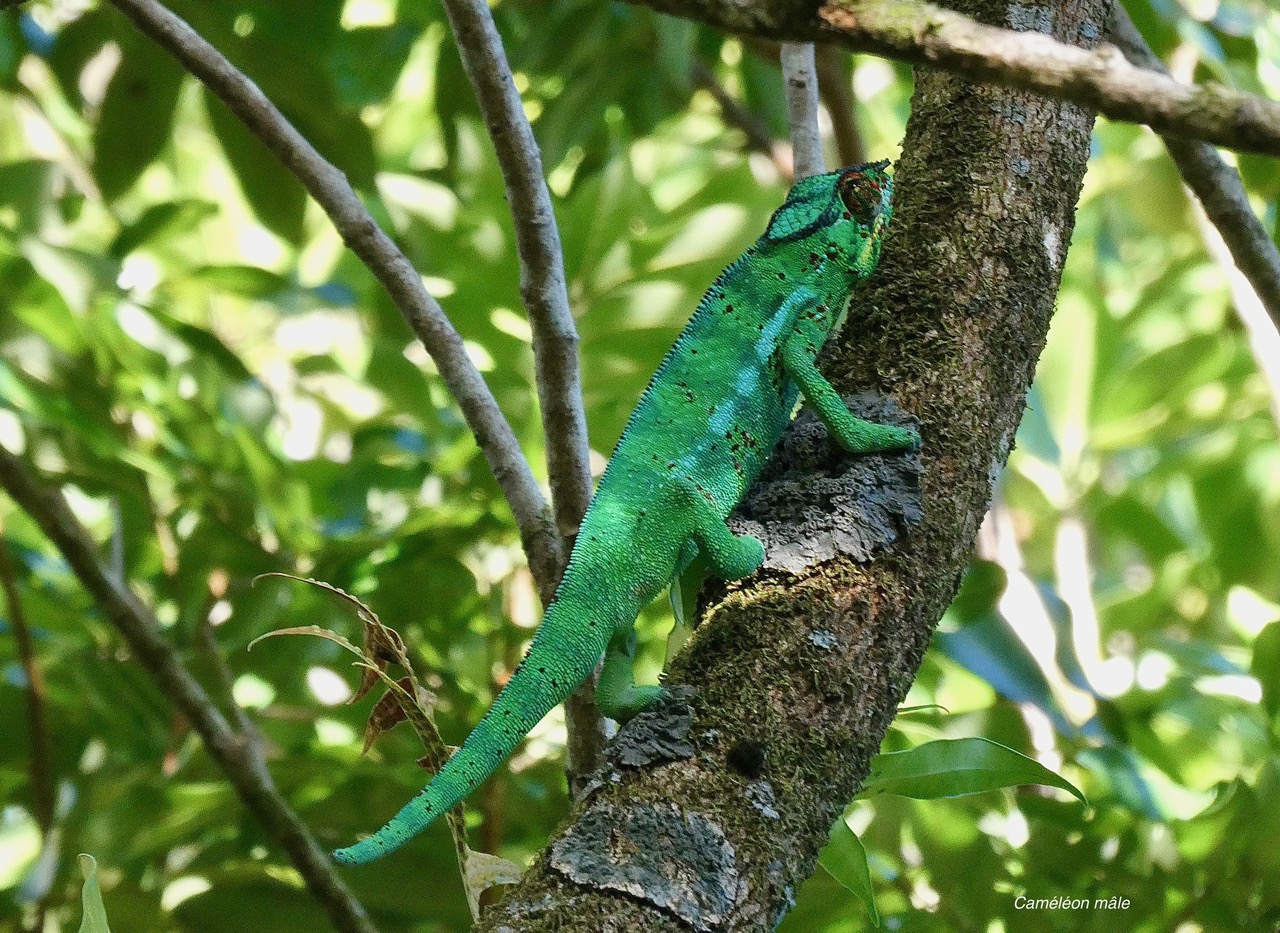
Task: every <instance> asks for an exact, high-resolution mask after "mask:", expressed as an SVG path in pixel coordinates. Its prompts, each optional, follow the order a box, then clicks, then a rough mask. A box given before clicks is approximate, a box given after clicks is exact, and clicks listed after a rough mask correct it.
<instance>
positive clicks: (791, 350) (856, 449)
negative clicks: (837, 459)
mask: <svg viewBox="0 0 1280 933" xmlns="http://www.w3.org/2000/svg"><path fill="white" fill-rule="evenodd" d="M816 355H817V350H816V348H815V345H814V342H813V340H812V338H811V337H810V336H809V335H806V334H805V333H804V332H803V331H800V330H797V331H796V332H795V333H794V334H792V335H791V336H790V337H788V338H787V341H786V343H784V344H783V346H782V365H783V367H784V368H785V369H786V371H787V375H788V376H790V377H791V378H792V379H794V380H795V382H796V385H798V386H799V387H800V391H801V392H803V393H804V397H805V398H806V399H808V400H809V404H810V405H812V406H813V408H814V411H816V412H817V414H818V417H819V418H820V419H822V423H823V424H825V425H826V426H827V430H828V431H830V432H831V436H832V437H834V438H835V439H836V441H837V443H839V444H840V446H841V447H843V448H844V449H845V450H847V451H849V452H850V453H855V454H862V453H873V452H875V451H880V450H913V449H914V448H916V447H919V446H920V435H919V434H918V433H917V432H916V431H915V430H913V429H910V428H900V427H897V426H896V425H891V424H876V423H875V422H874V421H864V420H862V419H861V418H858V417H856V416H855V415H854V414H853V413H852V412H851V411H849V409H848V408H847V407H846V406H845V404H844V399H842V398H841V397H840V394H839V393H838V392H836V390H835V389H834V388H832V386H831V383H829V382H827V380H826V379H825V378H824V377H823V375H822V373H820V372H818V367H817V365H816V364H815V363H814V359H815V357H816Z"/></svg>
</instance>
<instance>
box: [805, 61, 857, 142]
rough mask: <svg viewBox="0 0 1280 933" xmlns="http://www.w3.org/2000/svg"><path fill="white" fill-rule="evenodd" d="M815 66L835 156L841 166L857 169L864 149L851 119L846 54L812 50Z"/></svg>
mask: <svg viewBox="0 0 1280 933" xmlns="http://www.w3.org/2000/svg"><path fill="white" fill-rule="evenodd" d="M813 51H814V56H815V62H814V63H815V64H816V65H817V66H818V96H819V97H821V98H822V106H823V107H825V108H826V110H827V115H828V116H829V117H831V135H832V137H833V138H834V139H835V142H836V153H837V154H838V155H839V157H840V164H841V165H857V164H858V163H860V162H865V161H867V147H866V146H865V145H864V144H863V142H862V133H861V132H860V131H859V130H858V122H857V120H855V119H854V115H853V109H854V106H855V105H856V101H855V100H854V98H853V88H851V87H850V86H849V75H848V73H847V72H846V71H845V69H844V61H843V59H844V58H845V57H847V56H848V53H847V52H844V51H843V50H841V49H837V48H833V47H831V46H829V45H819V46H815V47H814V50H813Z"/></svg>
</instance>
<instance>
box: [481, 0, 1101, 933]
mask: <svg viewBox="0 0 1280 933" xmlns="http://www.w3.org/2000/svg"><path fill="white" fill-rule="evenodd" d="M730 6H733V5H730ZM963 9H964V12H967V13H970V14H971V15H974V16H976V17H977V18H979V19H981V20H982V21H984V22H987V23H989V24H992V25H1002V26H1009V27H1012V28H1018V29H1041V30H1045V31H1051V32H1052V33H1053V34H1054V35H1055V36H1056V37H1058V38H1060V39H1063V40H1065V41H1070V42H1083V41H1088V40H1089V39H1091V38H1092V37H1096V36H1098V35H1100V34H1101V32H1102V28H1103V22H1104V17H1105V13H1106V4H1105V3H1103V2H1102V0H1063V2H1060V3H1057V4H1054V3H1050V4H1048V5H1046V6H1042V7H1034V8H1032V7H1027V6H1025V5H1021V4H1017V5H1013V4H1010V5H1005V4H1003V3H1000V2H997V0H976V2H971V3H965V4H964V5H963ZM1092 123H1093V116H1092V114H1090V113H1088V112H1085V111H1083V110H1081V109H1080V108H1078V107H1076V106H1074V105H1071V104H1060V103H1056V102H1052V101H1049V100H1046V99H1042V98H1036V97H1033V96H1030V95H1028V94H1025V93H1022V92H1015V91H1009V90H1003V89H1000V88H995V87H990V86H984V85H975V84H972V83H969V82H967V81H964V80H962V79H960V78H957V77H954V76H952V75H947V74H940V73H936V72H932V71H929V70H925V69H918V70H917V72H916V93H915V97H914V99H913V101H912V113H911V120H910V123H909V124H908V127H907V135H906V139H905V141H904V144H903V150H904V154H903V157H902V159H901V161H900V162H899V163H898V166H897V195H896V198H895V216H894V221H893V224H892V227H891V233H890V236H889V239H888V241H887V243H886V246H885V250H884V256H883V260H882V265H881V271H880V273H879V274H878V275H877V276H876V278H875V281H874V283H873V285H872V287H871V288H870V289H869V291H868V292H867V293H865V294H864V295H863V296H862V297H861V298H860V299H859V301H858V306H857V307H856V308H855V309H854V310H853V312H852V313H851V317H850V323H849V324H848V326H846V328H845V331H844V334H843V336H842V337H841V338H840V339H839V340H838V341H836V345H835V346H833V347H832V349H831V352H830V353H829V354H828V358H827V360H826V370H827V373H828V374H829V376H830V377H831V378H832V381H833V382H834V384H835V385H836V386H837V387H838V388H840V389H841V390H842V391H844V392H846V393H860V398H861V400H862V401H861V404H863V406H864V407H868V408H869V409H870V410H877V409H879V410H881V411H882V412H883V411H884V410H885V409H886V408H889V407H892V406H891V405H889V403H885V402H883V401H881V402H876V401H874V398H876V397H892V398H894V399H896V400H897V402H898V403H899V404H900V405H901V406H902V408H903V409H905V410H906V411H908V412H910V413H911V415H912V416H913V417H915V418H916V419H918V421H919V424H920V428H921V433H922V434H923V437H924V449H923V452H922V457H921V461H922V469H921V470H920V472H919V476H918V495H919V509H918V511H916V504H915V503H913V502H912V495H913V491H912V486H913V484H914V483H915V480H916V477H915V475H914V474H913V473H912V472H911V469H910V463H909V458H878V457H873V458H866V459H865V460H864V461H863V462H861V463H858V464H852V465H851V464H850V463H849V462H848V461H841V464H842V465H840V466H834V467H833V465H832V458H831V455H830V451H829V448H828V446H827V443H826V441H825V439H823V438H820V437H819V438H818V443H817V444H816V445H815V443H814V438H815V434H817V433H820V432H818V430H817V428H816V427H815V426H813V425H812V423H809V424H803V423H802V424H800V425H797V426H795V427H794V429H793V431H792V432H791V434H789V436H788V439H787V440H785V441H784V444H783V448H782V449H781V450H780V451H779V455H778V456H779V458H781V462H780V463H776V464H774V465H773V466H772V467H771V469H770V470H769V471H768V472H767V475H766V476H765V477H763V478H762V486H761V487H760V488H759V489H757V490H756V492H754V493H753V495H752V497H751V498H750V500H749V501H748V502H747V503H746V505H745V514H743V515H742V516H741V517H740V518H741V522H742V523H743V524H744V525H748V526H751V527H752V528H753V529H756V530H758V529H761V528H763V530H764V531H765V537H766V539H767V543H768V545H769V554H770V559H769V567H768V568H766V569H765V570H764V571H762V572H761V573H759V574H757V575H756V576H754V577H752V578H751V580H750V581H749V582H748V583H747V584H746V585H744V586H730V587H720V588H718V589H716V590H714V591H712V592H709V593H704V594H703V600H704V603H706V610H707V611H706V613H705V614H704V621H703V623H702V625H701V627H700V628H699V630H698V633H697V635H696V637H695V638H694V639H693V640H692V641H691V642H690V643H689V645H688V646H687V648H686V650H685V651H684V652H683V653H681V655H680V656H679V657H678V658H677V659H676V661H675V663H674V665H673V668H672V671H671V675H670V681H669V683H671V684H680V685H687V686H688V687H689V688H692V691H693V693H692V696H691V698H688V699H687V703H686V702H678V703H671V704H668V705H666V706H665V707H663V708H662V709H661V710H659V711H657V712H655V713H652V714H645V715H644V716H642V717H639V718H638V719H637V720H636V721H635V722H633V723H632V724H631V725H630V726H628V728H627V729H625V730H623V732H622V734H621V735H620V737H619V740H618V741H617V742H616V743H615V745H614V746H613V747H612V748H611V749H610V751H609V761H608V763H607V764H606V766H605V769H604V771H602V772H601V773H600V774H599V775H598V776H597V779H596V780H595V781H594V782H593V785H592V786H591V788H589V790H588V793H587V794H586V795H585V797H584V798H583V799H582V800H580V801H579V802H578V804H577V805H576V806H575V808H574V810H573V812H572V814H571V816H570V819H569V820H568V821H567V822H566V823H565V824H564V825H563V826H562V827H561V828H560V830H559V831H558V832H557V834H556V835H555V837H554V838H553V839H552V841H551V844H550V845H549V846H548V847H547V848H546V850H544V852H543V853H542V855H541V857H540V858H539V859H538V861H537V863H536V864H535V865H534V867H533V868H532V869H531V870H530V871H529V872H528V873H527V874H526V876H525V877H524V879H523V880H522V881H521V882H520V884H519V885H517V886H516V887H515V888H513V889H512V890H511V891H510V893H509V895H508V896H507V898H506V899H505V901H504V902H502V903H501V904H500V905H499V906H497V907H496V908H494V909H493V910H491V911H490V912H489V913H488V914H487V916H486V917H485V918H484V920H483V921H482V923H481V924H480V929H482V930H486V931H490V933H497V931H503V933H515V931H542V930H584V931H585V930H591V931H632V930H634V931H644V933H650V931H658V930H671V931H683V930H689V929H694V930H699V931H701V930H730V929H732V930H767V929H772V927H773V926H774V924H775V923H776V921H777V920H778V919H779V918H780V917H781V916H782V914H784V913H785V912H786V910H787V909H788V908H789V907H790V906H791V904H792V901H793V894H794V892H795V891H796V889H797V888H799V886H800V884H801V883H802V882H803V881H804V880H805V879H806V878H807V877H808V876H809V875H810V874H811V873H812V871H813V869H814V863H815V859H816V857H817V853H818V850H819V849H820V848H821V846H822V845H823V844H824V843H825V841H826V838H827V832H828V829H829V828H830V826H831V824H832V821H833V820H834V819H835V818H836V817H837V816H838V815H839V813H840V812H841V810H842V809H843V807H844V806H845V805H846V804H847V803H848V801H849V800H850V799H851V798H852V797H853V795H854V793H855V792H856V791H857V788H858V787H859V785H860V783H861V782H862V780H863V779H864V778H865V777H866V774H867V770H868V765H869V763H870V761H871V759H872V757H873V756H874V755H875V754H876V753H877V751H878V750H879V747H880V743H881V740H882V738H883V736H884V733H885V731H886V729H887V728H888V726H889V724H890V723H891V722H892V720H893V718H894V715H895V712H896V710H897V707H898V704H899V703H900V702H901V700H902V698H903V696H904V695H905V694H906V692H907V689H908V687H909V686H910V685H911V682H912V679H913V678H914V676H915V673H916V671H917V669H918V667H919V665H920V661H921V658H922V656H923V654H924V651H925V648H926V647H927V645H928V643H929V637H930V633H931V632H932V630H933V627H934V626H935V625H936V624H937V621H938V619H939V618H940V617H941V615H942V613H943V611H944V610H945V609H946V607H947V605H948V603H949V602H950V600H951V599H952V597H953V596H954V594H955V590H956V587H957V585H958V581H959V579H960V575H961V573H962V572H963V570H964V568H965V566H966V564H967V561H968V557H969V554H970V549H971V547H972V545H973V540H974V537H975V535H976V533H977V529H978V525H979V523H980V521H981V519H982V516H983V514H984V512H985V511H986V507H987V503H988V501H989V499H990V496H991V492H992V484H993V482H994V480H995V479H996V477H997V476H998V474H999V472H1000V470H1001V468H1002V467H1003V465H1004V463H1005V460H1006V458H1007V457H1008V453H1009V449H1010V447H1011V445H1012V443H1013V438H1014V433H1015V431H1016V429H1017V426H1018V421H1019V419H1020V418H1021V415H1022V411H1023V407H1024V404H1025V400H1026V393H1027V389H1028V387H1029V385H1030V382H1031V378H1032V375H1033V373H1034V369H1035V364H1036V359H1037V357H1038V356H1039V353H1040V350H1041V348H1042V347H1043V345H1044V340H1045V335H1046V333H1047V331H1048V327H1049V319H1050V315H1051V312H1052V309H1053V304H1054V298H1055V295H1056V293H1057V289H1058V284H1059V279H1060V276H1061V271H1062V262H1063V258H1064V257H1065V254H1066V249H1067V244H1068V242H1069V241H1070V238H1071V230H1072V224H1073V219H1074V210H1075V204H1076V199H1077V197H1078V194H1079V190H1080V183H1081V178H1082V176H1083V174H1084V169H1085V163H1086V160H1087V158H1088V154H1089V134H1090V130H1091V127H1092ZM868 394H870V395H871V397H872V398H873V401H871V402H868V401H867V397H868ZM904 465H905V466H904ZM797 470H806V471H809V474H810V475H809V479H808V480H807V481H806V482H807V486H806V487H805V488H809V489H813V488H815V487H816V486H820V487H821V490H822V492H821V495H818V496H816V497H814V499H815V501H821V502H823V503H825V507H826V508H827V509H829V510H830V511H831V512H832V514H834V515H835V516H836V521H837V522H838V524H837V525H836V526H834V527H833V526H831V524H830V523H829V522H828V523H826V524H825V525H824V521H823V519H822V516H816V517H815V516H814V514H813V513H812V510H811V509H810V510H809V511H806V509H805V507H804V503H803V502H802V501H798V500H799V499H803V496H802V495H800V496H797V490H801V489H802V487H800V486H797V485H796V483H795V480H796V472H797ZM815 470H816V473H817V475H816V476H814V475H812V474H813V472H814V471H815ZM771 484H772V485H771ZM777 484H783V485H781V486H779V485H777ZM832 484H835V485H832ZM841 484H844V485H845V486H849V485H852V486H853V487H854V488H853V489H850V490H848V494H846V495H840V494H839V493H840V491H841V490H840V486H841ZM762 503H763V504H764V506H763V507H762ZM769 503H772V506H770V505H769ZM832 503H834V507H833V506H832ZM770 509H771V510H772V511H770ZM784 513H789V514H784ZM859 515H861V519H859V522H860V524H859V526H858V527H856V528H854V527H851V526H850V525H849V519H850V517H855V518H856V517H857V516H859ZM761 516H763V517H761ZM787 539H789V540H787ZM870 550H876V551H877V553H875V555H874V559H873V560H871V561H869V562H868V561H866V560H865V557H866V556H867V552H868V551H870ZM858 558H862V559H858Z"/></svg>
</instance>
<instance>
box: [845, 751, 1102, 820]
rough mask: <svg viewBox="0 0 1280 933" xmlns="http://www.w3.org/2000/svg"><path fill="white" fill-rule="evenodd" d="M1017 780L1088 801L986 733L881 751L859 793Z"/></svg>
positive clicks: (929, 793)
mask: <svg viewBox="0 0 1280 933" xmlns="http://www.w3.org/2000/svg"><path fill="white" fill-rule="evenodd" d="M1019 784H1043V785H1045V786H1048V787H1058V788H1061V789H1062V790H1065V791H1066V792H1067V793H1069V794H1071V795H1072V796H1074V797H1076V798H1078V799H1079V801H1080V802H1081V803H1083V804H1088V801H1087V800H1085V798H1084V794H1082V793H1081V792H1080V790H1079V789H1078V788H1077V787H1076V786H1075V785H1074V784H1072V783H1071V782H1070V781H1068V780H1067V779H1066V778H1064V777H1061V776H1060V775H1057V774H1055V773H1054V772H1052V771H1050V770H1049V769H1048V768H1046V767H1045V766H1044V765H1042V764H1040V763H1039V762H1038V761H1036V760H1034V759H1032V758H1028V757H1027V756H1026V755H1023V754H1021V753H1019V752H1015V751H1014V750H1013V749H1011V748H1008V747H1006V746H1004V745H1001V744H999V743H998V742H992V741H991V740H990V739H982V738H970V739H939V740H938V741H936V742H926V743H925V744H924V745H918V746H916V747H915V748H911V749H908V750H907V751H905V752H888V753H886V754H883V755H877V756H876V757H875V760H873V761H872V762H871V774H870V775H869V776H868V777H867V780H866V783H865V784H863V785H862V791H861V793H860V794H859V796H861V797H875V796H878V795H880V794H897V795H898V796H901V797H914V798H915V799H917V800H933V799H936V798H938V797H962V796H964V795H966V794H980V793H982V792H984V791H989V790H995V789H996V788H999V787H1015V786H1017V785H1019Z"/></svg>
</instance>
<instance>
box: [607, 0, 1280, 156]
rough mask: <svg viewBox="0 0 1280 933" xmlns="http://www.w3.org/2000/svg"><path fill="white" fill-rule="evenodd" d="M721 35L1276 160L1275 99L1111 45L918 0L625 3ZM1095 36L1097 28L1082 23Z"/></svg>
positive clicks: (1278, 108)
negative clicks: (1202, 82)
mask: <svg viewBox="0 0 1280 933" xmlns="http://www.w3.org/2000/svg"><path fill="white" fill-rule="evenodd" d="M631 2H633V3H642V4H643V5H645V6H650V7H653V8H655V9H658V10H664V11H666V12H668V13H672V14H674V15H676V16H683V17H685V18H692V19H699V20H702V21H703V22H706V23H710V24H711V25H713V26H718V27H720V28H722V29H725V30H727V31H729V32H737V33H744V34H747V35H756V36H767V37H769V38H773V39H782V40H790V41H794V42H813V41H819V42H839V43H840V44H842V45H845V46H847V47H848V48H850V49H852V50H854V51H855V52H870V53H872V54H875V55H881V56H884V57H885V58H893V59H898V60H900V61H904V62H910V63H912V64H919V65H929V66H932V67H934V68H939V69H942V70H944V71H952V72H955V73H957V74H961V75H964V76H965V77H967V78H971V79H975V80H978V81H983V82H987V83H992V84H1002V85H1006V86H1008V87H1014V88H1019V89H1022V90H1027V91H1034V92H1035V93H1037V94H1040V95H1043V96H1045V97H1050V98H1053V99H1055V100H1065V101H1071V102H1073V103H1076V104H1079V105H1080V106H1082V107H1086V108H1089V109H1091V110H1096V111H1098V112H1099V113H1101V114H1104V115H1105V116H1107V117H1110V118H1111V119H1113V120H1123V121H1126V122H1129V123H1145V124H1147V125H1149V126H1150V127H1151V128H1152V129H1154V130H1156V131H1157V132H1161V133H1170V134H1173V135H1176V136H1184V137H1189V138H1192V139H1203V140H1206V141H1208V142H1211V143H1215V144H1217V145H1220V146H1224V147H1226V148H1228V149H1238V150H1240V151H1244V152H1260V153H1264V154H1266V155H1272V156H1280V104H1278V103H1276V102H1275V101H1270V100H1267V99H1265V98H1263V97H1259V96H1257V95H1254V94H1244V93H1241V92H1239V91H1233V90H1231V89H1229V88H1224V87H1218V86H1212V87H1202V86H1199V85H1194V84H1183V83H1182V82H1180V81H1175V80H1173V79H1172V78H1170V77H1167V76H1166V75H1162V74H1158V73H1156V72H1153V71H1149V70H1147V69H1144V68H1135V67H1134V66H1132V65H1130V64H1129V63H1128V62H1126V61H1125V60H1124V56H1123V55H1121V54H1120V53H1119V52H1118V51H1117V50H1116V49H1114V48H1111V47H1102V48H1098V49H1096V50H1085V49H1080V48H1075V47H1073V46H1070V45H1067V44H1065V43H1063V42H1059V41H1057V40H1055V39H1053V38H1051V37H1050V36H1048V35H1045V34H1042V33H1039V32H1016V31H1014V30H1010V29H1000V28H998V27H995V26H985V25H983V24H981V23H979V22H977V21H976V20H974V19H972V18H970V17H968V16H964V15H962V14H960V13H956V12H953V11H951V10H946V9H943V8H941V7H938V6H935V5H933V4H931V3H923V2H919V0H842V2H833V3H828V4H826V5H825V6H821V7H819V8H818V9H817V10H816V11H815V12H814V15H813V16H806V11H807V10H808V9H809V7H808V6H806V5H804V4H798V3H796V2H795V0H631ZM1083 28H1092V29H1093V30H1094V32H1095V34H1096V33H1098V32H1101V28H1102V24H1101V23H1098V24H1096V25H1094V24H1085V27H1083Z"/></svg>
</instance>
